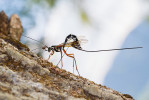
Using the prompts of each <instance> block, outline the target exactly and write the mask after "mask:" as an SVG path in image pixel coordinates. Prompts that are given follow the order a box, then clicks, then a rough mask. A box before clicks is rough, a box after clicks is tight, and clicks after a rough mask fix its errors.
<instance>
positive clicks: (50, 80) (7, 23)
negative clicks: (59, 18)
mask: <svg viewBox="0 0 149 100" xmlns="http://www.w3.org/2000/svg"><path fill="white" fill-rule="evenodd" d="M22 32H23V28H22V25H21V22H20V20H19V17H18V16H17V15H13V16H12V17H11V18H10V19H8V17H7V15H6V14H5V13H4V12H3V11H2V12H0V100H24V99H25V100H133V98H132V97H131V96H130V95H128V94H122V93H119V92H117V91H115V90H113V89H110V88H107V87H106V86H102V85H100V84H96V83H94V82H92V81H89V80H88V79H85V78H83V77H80V76H76V75H74V74H72V73H70V72H67V71H65V70H63V69H60V68H58V67H57V66H55V65H53V64H52V63H50V62H48V61H46V60H44V59H43V58H41V57H38V56H37V55H36V54H34V53H32V52H30V51H29V48H28V47H27V46H26V45H24V44H22V43H21V42H19V40H20V37H21V34H22Z"/></svg>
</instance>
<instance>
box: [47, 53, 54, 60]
mask: <svg viewBox="0 0 149 100" xmlns="http://www.w3.org/2000/svg"><path fill="white" fill-rule="evenodd" d="M53 54H54V51H52V52H51V53H50V55H49V58H48V59H47V61H49V59H50V57H51V56H52V55H53Z"/></svg>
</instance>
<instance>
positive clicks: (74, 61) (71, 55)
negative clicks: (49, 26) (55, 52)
mask: <svg viewBox="0 0 149 100" xmlns="http://www.w3.org/2000/svg"><path fill="white" fill-rule="evenodd" d="M63 51H64V53H65V54H66V55H67V56H68V57H71V58H73V73H74V63H75V65H76V70H77V72H78V74H79V76H80V73H79V71H78V68H77V63H76V59H75V57H74V54H67V53H66V51H65V50H64V49H63Z"/></svg>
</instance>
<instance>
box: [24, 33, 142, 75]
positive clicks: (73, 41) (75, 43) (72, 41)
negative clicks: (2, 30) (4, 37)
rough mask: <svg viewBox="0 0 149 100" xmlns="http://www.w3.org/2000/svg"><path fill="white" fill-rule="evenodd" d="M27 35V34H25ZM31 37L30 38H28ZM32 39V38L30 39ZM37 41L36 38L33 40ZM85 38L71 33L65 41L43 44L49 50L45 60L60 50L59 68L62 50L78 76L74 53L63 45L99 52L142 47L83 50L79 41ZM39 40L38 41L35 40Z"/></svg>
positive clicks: (44, 48) (83, 40)
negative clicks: (71, 61)
mask: <svg viewBox="0 0 149 100" xmlns="http://www.w3.org/2000/svg"><path fill="white" fill-rule="evenodd" d="M25 37H27V36H25ZM27 38H30V37H27ZM30 39H32V38H30ZM32 40H34V39H32ZM35 41H37V40H35ZM86 41H87V40H86V39H79V38H78V37H77V36H76V35H73V34H69V35H68V36H67V37H66V38H65V41H64V42H63V43H61V44H59V45H53V46H50V47H48V46H46V45H45V46H43V47H42V49H43V50H45V51H48V52H50V55H49V57H48V59H47V60H49V59H50V57H51V56H52V55H53V54H54V52H60V53H61V60H60V61H61V68H62V67H63V61H62V58H63V55H62V52H64V54H66V55H67V56H68V57H71V58H73V72H74V64H75V67H76V70H77V72H78V74H79V76H80V73H79V71H78V68H77V63H76V59H75V57H74V54H68V53H67V52H66V50H65V47H73V48H75V49H78V50H81V51H84V52H101V51H114V50H126V49H138V48H142V47H132V48H120V49H108V50H96V51H88V50H84V49H82V47H81V43H83V42H86ZM37 42H39V41H37Z"/></svg>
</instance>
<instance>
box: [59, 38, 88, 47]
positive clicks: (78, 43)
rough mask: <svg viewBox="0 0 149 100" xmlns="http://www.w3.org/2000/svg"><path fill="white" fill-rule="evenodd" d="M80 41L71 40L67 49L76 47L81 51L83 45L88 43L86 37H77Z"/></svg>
mask: <svg viewBox="0 0 149 100" xmlns="http://www.w3.org/2000/svg"><path fill="white" fill-rule="evenodd" d="M77 39H78V41H74V40H73V39H69V40H68V41H67V43H66V44H65V47H74V48H78V49H81V45H83V44H85V43H87V42H88V40H87V39H85V36H78V37H77ZM63 45H64V43H61V44H59V45H58V46H63Z"/></svg>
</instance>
